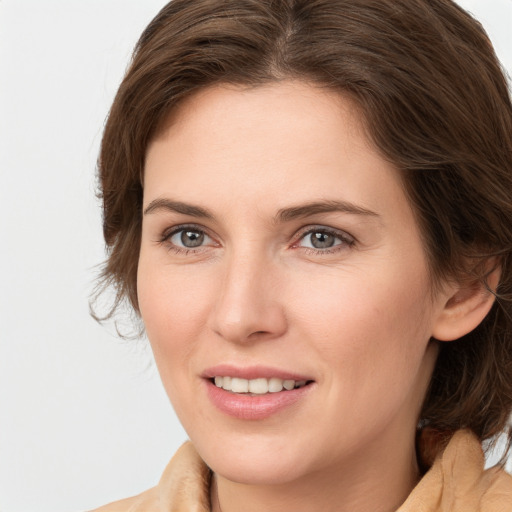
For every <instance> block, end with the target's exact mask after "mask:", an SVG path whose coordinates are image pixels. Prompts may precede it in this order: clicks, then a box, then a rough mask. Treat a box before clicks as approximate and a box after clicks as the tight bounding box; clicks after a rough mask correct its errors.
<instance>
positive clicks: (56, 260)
mask: <svg viewBox="0 0 512 512" xmlns="http://www.w3.org/2000/svg"><path fill="white" fill-rule="evenodd" d="M460 3H461V4H462V5H463V6H465V7H466V8H468V9H469V10H471V11H472V12H473V13H474V14H475V15H476V16H477V18H479V19H480V20H481V21H482V22H483V24H484V26H485V27H486V28H487V30H488V31H489V33H490V36H491V39H492V40H493V42H494V44H495V47H496V50H497V52H498V55H499V56H500V58H501V60H502V62H503V64H504V65H505V67H506V68H507V69H508V71H509V73H510V72H511V71H512V39H511V34H510V32H511V30H512V0H464V1H461V2H460ZM164 4H165V1H163V0H87V1H78V0H44V1H43V0H0V178H1V179H0V290H1V291H0V511H1V512H25V511H34V512H35V511H37V512H50V511H51V512H61V511H62V512H63V511H79V510H86V509H89V508H92V507H96V506H99V505H100V504H103V503H106V502H109V501H112V500H114V499H119V498H122V497H126V496H130V495H133V494H136V493H139V492H141V491H142V490H144V489H146V488H148V487H151V486H152V485H154V484H155V483H156V482H157V481H158V478H159V476H160V474H161V472H162V470H163V468H164V467H165V464H166V463H167V462H168V460H169V458H170V456H171V455H172V453H173V452H174V451H175V449H176V448H177V447H178V446H179V444H180V443H181V442H182V441H183V440H184V439H185V437H186V436H185V433H184V432H183V430H182V428H181V427H180V426H179V424H178V422H177V420H176V419H175V417H174V414H173V412H172V410H171V407H170V406H169V404H168V401H167V398H166V396H165V394H164V392H163V390H162V388H161V385H160V382H159V380H158V376H157V372H156V370H155V368H154V365H153V364H152V360H151V354H150V351H149V349H148V347H147V346H146V344H145V342H135V343H134V342H125V341H120V340H118V339H116V337H115V335H114V334H112V332H113V329H112V328H104V327H100V326H98V325H97V324H96V323H95V322H94V321H93V320H92V319H91V318H90V317H89V315H88V294H89V293H90V291H91V286H92V282H93V280H94V276H95V265H97V264H98V263H100V262H101V261H102V260H103V241H102V235H101V218H100V210H99V204H98V201H97V200H96V199H95V197H94V188H95V183H94V172H95V160H96V157H97V153H98V146H99V143H100V139H101V132H102V127H103V123H104V120H105V117H106V114H107V112H108V109H109V105H110V103H111V101H112V99H113V96H114V94H115V91H116V88H117V86H118V84H119V82H120V80H121V78H122V75H123V72H124V70H125V67H126V65H127V63H128V59H129V56H130V53H131V50H132V47H133V45H134V44H135V42H136V40H137V38H138V36H139V34H140V32H141V31H142V30H143V28H144V27H145V26H146V25H147V23H148V22H149V21H150V20H151V19H152V17H153V16H154V15H155V14H156V13H157V12H158V10H159V9H160V8H161V7H162V6H163V5H164Z"/></svg>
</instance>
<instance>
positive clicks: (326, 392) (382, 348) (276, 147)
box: [138, 81, 460, 512]
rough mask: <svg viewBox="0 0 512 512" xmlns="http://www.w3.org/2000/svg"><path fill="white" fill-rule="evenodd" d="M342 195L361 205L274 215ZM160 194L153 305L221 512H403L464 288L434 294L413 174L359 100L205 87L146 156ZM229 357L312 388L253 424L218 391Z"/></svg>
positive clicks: (170, 370)
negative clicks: (429, 395)
mask: <svg viewBox="0 0 512 512" xmlns="http://www.w3.org/2000/svg"><path fill="white" fill-rule="evenodd" d="M159 200H168V201H180V202H182V203H185V204H188V205H193V206H197V207H200V208H202V209H205V210H207V211H208V212H209V213H210V214H211V216H210V217H208V218H206V217H204V216H200V215H197V212H193V211H189V212H188V213H183V212H182V213H179V212H176V211H173V210H172V209H170V208H166V207H163V206H161V203H159V204H160V206H158V205H156V206H155V204H156V203H155V201H159ZM330 201H344V202H348V203H350V204H351V205H352V206H355V207H357V208H358V209H359V210H364V211H365V213H361V212H358V213H356V212H354V211H351V212H347V211H330V212H317V213H313V212H309V213H308V214H305V215H304V216H301V217H293V218H289V216H288V217H286V218H284V219H280V220H276V216H277V214H278V213H279V212H280V211H282V210H283V209H287V208H291V207H297V206H302V205H305V204H309V203H312V202H315V203H321V204H327V203H328V202H330ZM151 204H153V207H152V208H151V211H147V212H146V213H145V215H144V218H143V229H142V242H141V251H140V259H139V268H138V296H139V306H140V311H141V315H142V318H143V320H144V323H145V326H146V331H147V335H148V338H149V340H150V342H151V345H152V349H153V351H154V355H155V359H156V363H157V366H158V369H159V372H160V374H161V378H162V381H163V384H164V387H165V389H166V391H167V394H168V396H169V398H170V400H171V402H172V404H173V406H174V408H175V410H176V413H177V414H178V416H179V418H180V420H181V422H182V423H183V425H184V427H185V429H186V431H187V433H188V434H189V436H190V438H191V440H192V442H193V443H194V445H195V447H196V448H197V450H198V452H199V454H200V455H201V456H202V457H203V459H204V460H205V461H206V463H207V464H208V465H209V466H210V467H211V468H212V469H213V471H214V472H215V481H216V487H215V488H214V499H213V502H214V509H216V510H219V509H218V503H217V500H218V501H219V502H220V504H221V506H222V511H223V512H234V511H239V510H244V511H249V512H250V511H253V510H254V511H259V512H261V511H266V510H269V511H270V510H279V511H281V512H283V511H284V512H286V511H288V510H289V511H291V510H293V511H294V512H302V511H304V512H305V511H317V510H323V511H327V512H329V511H331V510H332V511H334V510H336V511H338V512H339V511H351V512H356V511H360V512H362V511H372V512H376V511H377V512H378V511H390V510H395V509H396V508H397V507H398V506H399V505H400V504H401V503H402V502H403V500H404V499H405V498H406V496H407V495H408V494H409V492H410V491H411V489H412V487H413V486H414V485H415V483H416V482H417V480H418V477H419V474H418V468H417V464H416V457H415V449H414V434H415V427H416V423H417V419H418V415H419V412H420V409H421V403H422V400H423V398H424V395H425V392H426V389H427V386H428V382H429V379H430V376H431V373H432V370H433V367H434V364H435V358H436V355H437V346H436V344H434V343H433V342H430V339H431V336H432V335H433V334H436V330H440V329H442V327H443V322H445V323H446V316H447V313H446V311H447V304H448V305H449V304H450V300H451V297H452V296H453V294H454V289H453V288H452V287H450V286H448V285H446V286H445V287H443V288H442V289H441V290H439V291H438V292H437V293H435V294H433V293H432V288H431V283H430V281H429V274H428V264H427V260H426V254H425V251H424V248H423V245H422V241H421V236H420V231H419V228H418V226H417V223H416V221H415V217H414V214H413V211H412V210H411V207H410V205H409V203H408V201H407V199H406V196H405V194H404V191H403V188H402V184H401V181H400V176H399V173H398V171H397V169H395V168H394V166H393V165H392V164H390V163H389V162H388V161H387V160H385V159H384V158H383V157H382V156H381V155H380V154H379V152H378V151H377V150H376V149H375V148H374V147H373V146H372V144H371V143H370V142H369V141H368V140H367V137H366V136H365V133H364V129H363V125H362V121H361V118H360V115H359V114H358V112H357V110H356V108H355V107H354V105H353V104H352V103H351V101H350V100H349V99H348V98H346V97H343V96H341V95H338V94H335V93H333V92H328V91H325V90H321V89H319V88H315V87H314V86H312V85H308V84H306V83H301V82H292V81H285V82H280V83H277V84H272V85H268V86H264V87H258V88H253V89H243V88H236V87H234V86H216V87H214V88H209V89H205V90H203V91H201V92H199V93H197V94H196V95H194V96H193V97H191V98H189V99H187V100H186V101H185V102H183V103H182V104H181V105H180V106H179V108H178V109H177V110H176V111H175V112H173V114H172V116H171V117H170V118H169V120H168V123H167V124H166V126H165V127H164V128H163V129H162V130H161V131H160V133H159V134H158V136H157V137H156V138H155V139H154V140H153V141H152V143H151V144H150V146H149V148H148V152H147V158H146V166H145V177H144V209H146V210H147V208H148V207H149V206H150V205H151ZM368 212H372V213H368ZM183 224H185V225H187V226H190V225H192V226H193V228H191V227H189V228H188V230H189V231H195V232H197V233H198V235H199V234H201V233H204V234H205V237H204V239H203V243H202V245H200V246H198V247H196V248H193V249H189V250H188V251H187V249H186V248H184V247H183V246H182V241H181V240H182V239H181V238H180V236H181V232H178V233H177V234H174V235H172V233H173V229H174V230H176V229H179V228H180V226H181V227H182V225H183ZM311 229H313V230H316V231H315V232H320V233H325V230H328V231H329V232H332V233H334V237H335V238H334V239H332V240H333V243H334V245H333V247H330V248H322V249H318V248H314V247H312V241H311V236H310V235H308V234H306V233H307V232H309V231H310V230H311ZM457 311H460V304H459V305H458V309H457ZM455 334H459V333H458V332H457V333H455ZM221 363H230V364H233V365H235V366H242V367H245V366H250V365H266V366H272V367H276V368H280V369H283V370H287V371H293V372H298V373H301V374H306V375H308V376H311V377H312V379H313V380H314V383H313V384H312V386H311V389H310V391H309V393H308V394H307V395H306V396H305V397H304V398H302V399H301V400H300V401H299V402H297V403H296V404H294V405H293V406H291V407H288V408H286V409H284V410H282V411H280V412H279V413H277V414H275V415H273V416H271V417H269V418H266V419H263V420H257V421H251V420H242V419H238V418H233V417H231V416H228V415H226V414H224V413H222V412H221V411H219V410H218V409H217V408H216V407H215V406H214V405H213V404H212V403H211V401H210V400H209V398H208V396H207V394H206V392H205V385H204V379H203V378H202V377H201V374H202V372H204V370H205V369H206V368H209V367H212V366H214V365H217V364H221ZM217 489H218V495H217V494H216V493H217Z"/></svg>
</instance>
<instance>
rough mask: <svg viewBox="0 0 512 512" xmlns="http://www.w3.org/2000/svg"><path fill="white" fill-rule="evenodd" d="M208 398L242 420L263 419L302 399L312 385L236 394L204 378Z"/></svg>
mask: <svg viewBox="0 0 512 512" xmlns="http://www.w3.org/2000/svg"><path fill="white" fill-rule="evenodd" d="M205 382H206V389H207V393H208V396H209V398H210V400H211V401H212V402H213V404H214V405H215V406H216V407H217V408H218V409H219V410H220V411H222V412H223V413H225V414H227V415H229V416H233V417H234V418H238V419H242V420H263V419H265V418H269V417H270V416H272V415H274V414H277V413H278V412H280V411H282V410H283V409H286V408H288V407H290V406H292V405H294V404H296V403H297V402H298V401H299V400H301V399H303V398H304V397H305V396H306V395H307V394H308V393H309V392H310V391H311V388H312V387H313V384H312V383H311V384H308V385H306V386H303V387H301V388H296V389H292V390H290V391H279V392H278V393H266V394H264V395H249V394H238V393H232V392H231V391H226V390H225V389H222V388H219V387H217V386H216V385H215V384H213V382H211V381H210V380H205Z"/></svg>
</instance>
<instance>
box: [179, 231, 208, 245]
mask: <svg viewBox="0 0 512 512" xmlns="http://www.w3.org/2000/svg"><path fill="white" fill-rule="evenodd" d="M203 240H204V233H200V232H198V231H183V233H181V242H182V243H183V245H184V246H185V247H199V246H200V245H201V244H202V243H203Z"/></svg>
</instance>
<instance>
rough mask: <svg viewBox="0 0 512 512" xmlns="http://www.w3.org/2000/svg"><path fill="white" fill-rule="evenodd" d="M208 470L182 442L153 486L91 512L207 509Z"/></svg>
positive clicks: (198, 511)
mask: <svg viewBox="0 0 512 512" xmlns="http://www.w3.org/2000/svg"><path fill="white" fill-rule="evenodd" d="M210 478H211V472H210V470H209V468H208V467H207V466H206V464H205V463H204V462H203V461H202V460H201V458H200V457H199V455H198V453H197V452H196V450H195V448H194V447H193V446H192V443H190V442H186V443H184V444H183V445H182V446H181V447H180V449H179V450H178V451H177V452H176V454H175V455H174V457H173V458H172V459H171V461H170V462H169V464H168V465H167V467H166V468H165V471H164V473H163V475H162V477H161V479H160V482H159V483H158V485H157V486H156V487H153V488H152V489H149V490H148V491H146V492H143V493H142V494H139V495H137V496H133V497H132V498H127V499H124V500H121V501H116V502H113V503H110V504H108V505H104V506H103V507H100V508H97V509H95V510H93V511H91V512H163V511H166V512H167V511H173V510H180V511H181V510H188V511H191V512H192V511H194V512H209V510H210V496H209V488H210Z"/></svg>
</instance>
